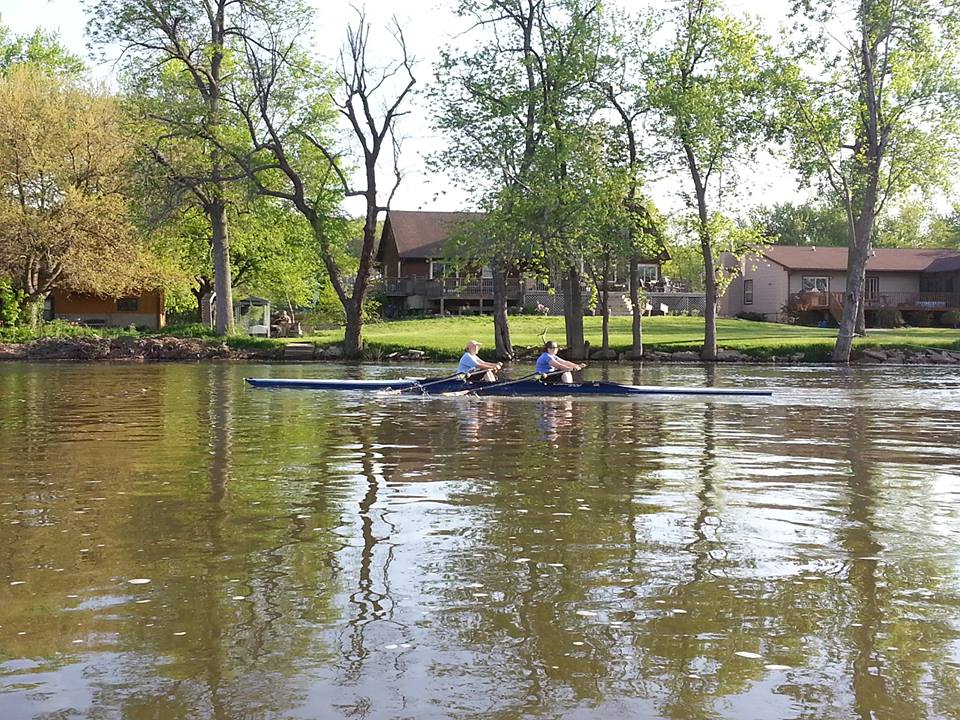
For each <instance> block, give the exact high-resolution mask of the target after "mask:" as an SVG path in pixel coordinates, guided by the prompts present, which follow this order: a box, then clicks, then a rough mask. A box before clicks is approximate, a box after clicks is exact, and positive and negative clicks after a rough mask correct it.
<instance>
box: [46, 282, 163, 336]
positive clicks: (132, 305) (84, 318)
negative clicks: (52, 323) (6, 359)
mask: <svg viewBox="0 0 960 720" xmlns="http://www.w3.org/2000/svg"><path fill="white" fill-rule="evenodd" d="M44 317H45V318H46V319H48V320H53V319H57V320H66V321H67V322H73V323H77V324H80V325H87V326H89V327H129V326H130V325H133V326H135V327H137V328H140V329H145V330H159V329H160V328H162V327H163V326H164V325H165V324H166V315H165V313H164V297H163V291H162V290H144V291H142V292H139V293H137V294H133V295H129V296H126V297H121V298H115V297H107V296H105V295H91V294H88V293H78V292H71V291H69V290H54V291H53V292H51V293H50V295H49V296H48V297H47V303H46V306H45V307H44Z"/></svg>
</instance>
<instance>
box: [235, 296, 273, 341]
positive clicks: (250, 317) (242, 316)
mask: <svg viewBox="0 0 960 720" xmlns="http://www.w3.org/2000/svg"><path fill="white" fill-rule="evenodd" d="M233 320H234V323H235V324H236V327H237V332H245V333H247V334H248V335H258V336H261V337H270V301H269V300H266V299H264V298H259V297H248V298H244V299H243V300H237V301H236V302H235V303H234V304H233Z"/></svg>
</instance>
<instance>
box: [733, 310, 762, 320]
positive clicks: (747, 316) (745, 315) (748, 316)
mask: <svg viewBox="0 0 960 720" xmlns="http://www.w3.org/2000/svg"><path fill="white" fill-rule="evenodd" d="M734 317H736V318H739V319H740V320H749V321H751V322H766V321H767V316H766V315H764V314H763V313H756V312H738V313H737V314H736V315H734Z"/></svg>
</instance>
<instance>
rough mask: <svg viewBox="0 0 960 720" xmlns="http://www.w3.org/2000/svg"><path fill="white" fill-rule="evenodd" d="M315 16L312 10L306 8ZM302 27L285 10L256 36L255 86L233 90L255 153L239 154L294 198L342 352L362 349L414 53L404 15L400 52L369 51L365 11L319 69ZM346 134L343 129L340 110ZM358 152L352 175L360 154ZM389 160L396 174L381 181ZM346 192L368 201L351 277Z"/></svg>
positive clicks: (275, 190)
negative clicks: (379, 57) (330, 299)
mask: <svg viewBox="0 0 960 720" xmlns="http://www.w3.org/2000/svg"><path fill="white" fill-rule="evenodd" d="M301 16H302V17H308V16H309V14H308V13H302V14H301ZM302 32H303V30H302V28H301V27H299V26H297V25H296V23H294V24H291V25H287V26H284V25H282V23H281V22H280V21H279V20H277V21H275V22H272V23H270V22H268V23H267V24H265V25H264V27H263V28H261V31H260V35H259V36H258V37H259V39H254V38H251V37H248V39H247V42H246V44H245V62H246V68H245V69H246V71H247V73H248V77H247V78H246V80H247V81H248V82H249V85H250V88H251V94H249V95H243V94H239V95H237V96H236V97H235V98H234V102H235V103H236V107H237V109H238V110H239V112H240V113H241V114H242V115H243V117H244V118H245V119H246V123H247V128H248V130H249V133H250V137H251V139H252V141H253V153H252V154H251V155H250V156H249V157H246V158H240V157H238V158H237V160H238V162H240V163H241V164H242V165H243V167H244V168H245V169H246V171H247V173H248V175H249V177H250V178H251V179H252V180H253V182H254V183H255V185H256V188H257V192H259V193H260V194H262V195H265V196H267V197H273V198H280V199H282V200H285V201H287V202H289V203H291V204H292V206H293V207H295V208H296V209H297V211H299V212H300V213H301V214H302V215H303V217H304V218H306V220H307V222H308V223H309V225H310V227H311V228H312V230H313V232H314V235H315V237H316V239H317V243H318V246H319V253H320V257H321V258H322V260H323V264H324V267H325V268H326V271H327V278H328V280H329V282H330V284H331V285H332V286H333V288H334V291H335V292H336V294H337V297H338V298H339V300H340V303H341V304H342V305H343V310H344V316H345V329H344V343H343V352H344V355H345V356H346V357H357V356H358V355H359V354H360V352H361V351H362V349H363V335H362V332H363V307H364V302H365V300H366V296H367V290H368V288H369V285H370V275H371V272H372V270H373V260H374V249H375V247H376V241H377V229H378V219H379V217H380V216H381V214H382V213H385V212H387V211H388V210H389V209H390V202H391V201H392V199H393V196H394V194H395V193H396V190H397V188H398V187H399V185H400V181H401V179H402V173H401V170H400V164H399V163H400V157H399V156H400V139H399V137H398V136H397V134H396V124H397V121H398V120H399V118H400V117H402V116H403V115H405V114H406V112H407V111H406V110H405V109H404V108H405V105H406V103H407V101H408V100H409V97H410V93H411V91H412V90H413V87H414V85H415V84H416V79H415V77H414V75H413V60H412V58H411V57H410V56H409V54H408V51H407V45H406V40H405V39H404V36H403V31H402V29H401V27H400V26H399V24H397V23H396V21H394V26H393V38H394V40H395V41H396V46H397V54H398V59H397V60H396V61H394V62H392V63H390V64H388V65H386V66H384V67H377V66H376V65H375V64H373V63H372V62H371V59H370V57H369V56H370V48H371V46H370V39H371V34H370V33H371V26H370V24H369V23H368V22H367V20H366V16H365V15H364V14H363V13H362V12H358V19H357V22H356V24H355V25H353V26H351V27H349V28H348V30H347V40H346V44H345V46H344V48H343V49H342V50H341V53H340V57H339V61H338V64H337V66H336V69H335V70H334V71H333V76H332V77H330V76H329V75H328V74H326V73H323V72H321V71H319V70H318V69H317V68H316V67H314V66H313V65H312V64H311V63H310V62H309V60H308V59H307V58H306V57H305V56H304V55H303V53H302V52H301V51H300V49H299V47H298V42H299V39H300V35H301V34H302ZM337 118H339V120H340V121H342V122H343V124H344V125H345V126H346V128H347V131H346V134H347V136H348V137H349V138H350V139H349V140H348V141H341V140H339V139H338V138H337V137H336V133H335V128H336V124H335V123H336V120H337ZM355 158H356V159H359V164H360V167H359V168H357V173H356V175H358V176H359V177H358V178H354V173H353V172H352V171H353V167H351V160H352V159H355ZM385 165H389V168H390V172H391V175H392V178H391V180H392V182H390V183H388V187H389V188H390V189H389V190H386V191H385V190H384V188H383V173H384V169H385V167H384V166H385ZM343 198H347V199H350V198H360V199H361V200H362V202H363V206H364V211H363V221H362V225H361V229H360V235H361V237H362V240H361V243H360V247H359V257H358V259H357V263H356V269H355V272H354V275H353V278H352V279H351V278H348V277H346V274H345V272H344V269H345V268H344V253H343V251H344V247H345V246H346V245H347V244H348V243H349V241H350V239H351V238H350V233H351V232H352V231H353V229H354V224H353V223H351V222H350V221H349V219H348V218H345V217H343V216H342V215H341V214H340V213H339V211H338V207H337V206H338V205H339V203H340V200H341V199H343Z"/></svg>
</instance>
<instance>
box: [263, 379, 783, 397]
mask: <svg viewBox="0 0 960 720" xmlns="http://www.w3.org/2000/svg"><path fill="white" fill-rule="evenodd" d="M246 381H247V382H248V383H249V384H250V385H252V386H253V387H260V388H297V389H301V390H352V391H366V392H394V393H401V394H404V395H420V394H424V395H449V394H464V395H475V396H479V397H484V396H496V397H576V396H580V395H595V396H606V397H630V396H636V395H695V396H736V397H742V396H754V397H763V396H769V395H772V393H771V392H770V391H769V390H754V389H741V388H716V387H662V386H656V385H621V384H620V383H613V382H603V381H595V382H579V383H571V384H565V383H544V382H540V381H539V380H520V381H507V382H499V383H490V384H483V383H474V384H468V383H464V382H463V381H462V380H442V381H439V382H438V381H436V380H429V379H426V380H417V379H410V378H403V379H397V380H318V379H306V380H302V379H288V378H246Z"/></svg>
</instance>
